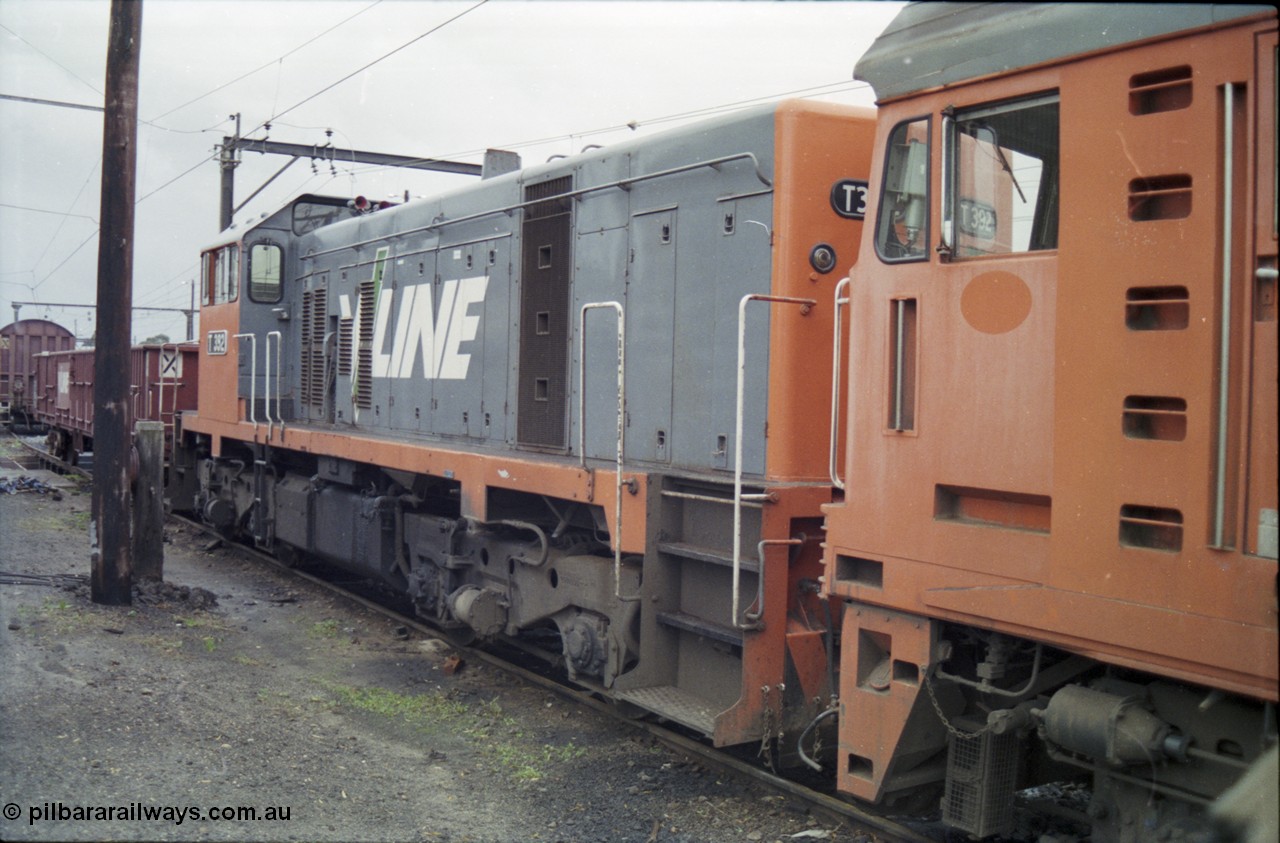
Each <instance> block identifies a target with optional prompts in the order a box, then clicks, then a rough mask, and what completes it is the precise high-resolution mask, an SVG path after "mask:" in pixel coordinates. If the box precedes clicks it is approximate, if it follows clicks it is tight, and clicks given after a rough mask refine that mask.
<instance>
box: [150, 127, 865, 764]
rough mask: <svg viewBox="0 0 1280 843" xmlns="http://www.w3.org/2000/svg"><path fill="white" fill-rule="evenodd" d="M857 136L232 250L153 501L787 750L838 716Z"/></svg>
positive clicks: (549, 177) (309, 229)
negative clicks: (835, 543) (837, 440)
mask: <svg viewBox="0 0 1280 843" xmlns="http://www.w3.org/2000/svg"><path fill="white" fill-rule="evenodd" d="M874 130H875V121H874V115H873V113H872V112H871V111H870V110H869V109H858V108H850V107H839V106H828V105H816V104H806V103H799V102H788V103H783V104H775V105H770V106H765V107H761V108H756V109H753V110H750V111H747V112H743V113H738V114H734V115H731V116H728V117H724V118H721V119H719V120H715V121H709V122H705V123H701V124H698V125H696V126H693V127H690V128H685V129H679V130H674V131H671V132H668V133H666V134H663V135H660V136H654V137H652V138H645V139H637V140H635V141H633V142H631V143H627V144H619V145H617V146H613V147H609V148H607V149H594V150H588V151H586V152H583V153H582V154H580V155H577V156H574V157H571V158H564V159H557V160H554V161H552V162H549V163H547V164H544V165H541V166H536V167H529V168H526V169H523V170H520V171H518V172H514V173H508V174H504V175H500V176H495V177H493V178H488V179H484V180H481V181H479V182H477V183H474V184H473V185H470V186H468V187H465V188H461V189H458V190H455V191H454V192H451V193H446V194H444V195H442V196H440V197H438V198H434V199H429V200H420V201H414V202H410V203H407V204H404V205H400V206H396V207H391V208H383V209H380V210H377V211H375V212H371V213H370V212H363V211H362V208H361V207H358V206H363V205H364V203H354V202H353V203H350V206H349V205H348V203H347V202H346V201H335V200H330V199H325V198H323V197H317V196H303V197H300V198H299V199H297V200H296V201H294V202H292V203H290V204H289V205H288V206H287V207H285V208H283V209H281V210H280V211H279V212H277V213H275V214H273V215H271V216H269V217H268V218H266V219H264V220H262V221H260V222H258V223H257V224H256V225H253V226H252V227H250V228H248V229H247V230H244V231H241V232H235V231H232V232H228V239H227V242H225V243H223V244H221V245H219V246H217V247H215V248H213V249H210V250H209V251H207V252H206V253H205V255H204V260H203V267H204V269H203V273H202V278H203V281H202V289H203V307H202V310H201V327H202V332H203V343H204V344H203V347H202V349H201V363H200V380H199V394H198V404H199V410H198V412H197V413H188V414H186V415H185V416H184V417H183V419H182V425H181V436H180V438H179V441H180V445H181V446H180V448H179V453H178V454H176V455H175V458H174V465H173V466H172V468H171V477H172V478H173V480H174V482H175V483H176V485H177V486H178V487H179V489H178V490H175V496H176V497H175V502H174V505H175V506H177V507H179V508H182V507H184V506H187V507H190V508H192V509H194V510H197V511H199V512H200V513H201V514H202V515H203V517H204V518H205V519H206V520H207V521H209V522H210V523H212V524H214V525H216V526H217V527H218V528H220V529H222V530H224V531H225V532H227V533H228V534H230V535H240V536H243V537H246V538H251V539H252V540H253V541H254V542H256V543H257V544H258V545H259V546H261V547H264V548H268V549H271V550H273V551H275V552H277V553H280V554H282V555H285V556H293V555H306V556H312V557H318V558H321V559H323V560H325V561H327V562H329V563H331V564H333V565H337V566H342V567H346V568H349V569H352V570H355V571H358V572H361V573H364V574H368V575H370V576H374V577H377V578H380V579H381V580H383V581H384V582H386V583H388V584H389V585H391V586H393V587H394V588H397V589H399V590H402V591H404V592H405V593H406V594H407V595H408V596H409V597H410V598H411V599H412V600H413V602H414V605H415V607H416V610H417V612H418V613H419V614H420V615H421V616H423V617H424V618H428V619H430V620H432V621H434V622H436V623H438V624H439V625H441V626H442V627H445V628H446V629H451V630H454V631H455V633H456V634H458V635H460V636H463V637H480V638H492V637H495V636H505V637H507V638H519V639H521V640H522V641H523V642H524V643H525V644H526V645H527V646H529V647H531V648H533V649H536V650H540V651H542V652H545V653H546V654H547V655H548V657H549V658H550V659H551V660H553V661H557V662H561V663H563V665H564V668H565V670H566V671H567V673H568V675H569V676H570V677H572V678H574V679H576V680H578V681H580V682H582V683H585V684H588V685H593V686H595V687H598V688H599V689H600V690H601V691H602V692H605V693H607V694H608V695H609V696H611V697H612V698H614V699H616V700H618V701H619V702H620V703H625V704H627V705H630V706H634V707H635V708H636V709H638V710H643V711H648V712H652V713H655V714H658V715H660V716H662V717H664V718H667V719H669V720H672V721H675V722H677V723H680V724H683V725H685V726H687V727H689V728H691V729H693V730H696V731H697V732H698V733H700V734H703V735H705V736H707V737H708V738H710V739H711V740H713V741H714V742H715V743H716V744H717V745H733V744H741V743H744V742H748V741H755V742H761V741H762V740H766V739H767V741H768V742H776V741H777V738H778V736H779V735H788V734H789V735H791V736H792V737H794V736H797V735H798V734H799V732H800V731H801V730H802V729H803V728H804V726H805V725H807V724H808V723H809V722H810V721H811V720H812V719H813V718H814V717H815V716H816V715H817V714H818V713H820V712H821V711H822V710H823V709H824V708H826V706H827V705H828V701H829V699H830V697H831V696H832V694H833V693H834V688H833V685H832V679H831V677H832V676H833V675H834V665H833V664H832V663H830V662H829V658H831V653H830V651H829V649H828V648H827V647H826V646H824V640H825V638H826V637H827V636H828V632H829V626H828V624H827V618H828V617H829V613H827V612H825V610H824V600H823V598H822V597H821V596H820V594H819V580H820V578H821V575H822V547H821V543H822V523H821V519H822V512H821V506H822V505H823V504H827V503H831V501H832V493H833V488H832V486H831V482H830V479H829V475H830V457H829V448H828V440H829V422H828V418H829V413H828V408H829V407H830V405H831V400H832V388H831V383H832V377H831V371H832V365H833V357H832V350H831V348H832V337H833V331H834V320H833V309H832V301H833V296H834V291H835V287H836V284H837V282H838V280H839V278H840V273H839V272H838V271H837V268H838V267H841V266H847V265H848V263H850V262H851V261H852V260H853V259H854V253H855V251H856V249H857V246H858V243H859V234H860V232H861V228H862V220H861V217H862V215H863V214H864V213H865V209H864V207H863V202H864V198H865V189H866V185H867V175H868V172H867V167H868V166H869V163H870V144H871V139H872V136H873V133H874ZM779 745H780V746H791V747H794V741H793V740H792V741H782V742H780V743H779Z"/></svg>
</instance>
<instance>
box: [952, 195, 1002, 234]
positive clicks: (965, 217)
mask: <svg viewBox="0 0 1280 843" xmlns="http://www.w3.org/2000/svg"><path fill="white" fill-rule="evenodd" d="M996 224H997V217H996V209H995V208H993V207H991V206H990V205H988V204H987V203H985V202H979V201H978V200H977V199H967V198H965V197H963V196H961V197H960V231H961V233H963V234H968V235H969V236H970V237H976V238H977V239H979V240H994V239H996Z"/></svg>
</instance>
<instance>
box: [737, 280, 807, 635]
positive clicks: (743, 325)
mask: <svg viewBox="0 0 1280 843" xmlns="http://www.w3.org/2000/svg"><path fill="white" fill-rule="evenodd" d="M753 301H763V302H774V303H782V304H798V305H800V306H801V307H802V308H813V307H814V306H816V305H817V304H818V303H817V301H815V300H813V299H798V298H792V297H790V296H766V295H763V294H760V293H751V294H748V295H745V296H743V297H742V300H741V301H739V302H738V392H737V408H736V413H735V415H736V418H735V419H734V429H733V430H734V433H733V597H732V600H733V627H734V629H754V628H756V626H757V625H756V624H753V623H748V624H744V623H742V622H741V621H740V620H739V619H738V611H739V604H740V602H741V601H740V600H739V596H738V584H739V583H740V582H741V581H742V501H743V500H744V499H749V500H762V501H763V500H767V499H768V495H746V496H744V495H743V494H742V426H743V404H744V395H745V391H746V373H747V304H748V303H750V302H753ZM808 312H809V311H808V310H807V309H806V310H802V311H801V313H808ZM763 574H764V565H763V564H761V565H760V566H759V570H758V571H757V573H756V576H762V575H763Z"/></svg>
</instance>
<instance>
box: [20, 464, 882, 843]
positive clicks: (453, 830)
mask: <svg viewBox="0 0 1280 843" xmlns="http://www.w3.org/2000/svg"><path fill="white" fill-rule="evenodd" d="M15 473H17V472H5V471H4V470H3V469H0V477H4V476H10V477H12V476H13V475H14V474H15ZM26 473H27V474H31V472H26ZM59 497H61V500H55V499H54V498H55V496H54V495H50V494H39V493H36V492H23V493H19V494H12V495H9V494H0V570H3V571H4V572H6V573H10V574H12V573H27V574H45V575H50V574H76V575H82V576H83V575H87V573H88V569H89V561H88V559H89V555H88V539H87V533H88V530H87V525H88V518H89V509H90V496H89V493H88V490H87V489H84V490H78V489H75V488H69V489H67V490H65V491H64V493H63V494H62V495H60V496H59ZM168 537H169V542H168V544H166V556H165V583H164V584H163V586H161V587H152V588H149V589H147V590H144V591H142V592H140V593H139V594H137V596H136V598H135V600H134V604H133V605H132V606H130V607H117V608H111V607H103V606H98V605H95V604H93V603H92V602H91V601H90V600H89V594H88V588H87V586H83V585H81V586H79V587H75V586H72V587H62V586H49V585H33V584H30V583H24V584H12V583H11V582H6V583H5V584H3V585H0V659H2V660H3V661H2V662H0V663H2V665H3V667H2V668H0V670H2V671H3V679H2V682H0V801H3V803H4V806H5V807H4V819H0V839H4V840H318V841H327V840H343V841H347V840H424V841H450V843H463V841H474V843H488V842H489V841H584V843H586V842H588V841H590V842H592V843H593V842H594V841H635V843H660V841H661V842H663V843H669V842H671V841H684V842H685V843H720V841H724V842H725V843H729V842H730V841H732V843H741V841H789V840H800V841H804V840H830V841H839V843H852V841H859V843H862V841H870V840H874V839H875V838H874V837H871V836H869V835H865V834H860V833H858V832H856V831H854V830H851V829H849V828H846V827H840V826H837V825H835V824H834V823H833V822H831V821H829V820H825V819H819V818H815V817H812V816H810V815H808V814H807V813H805V811H804V809H803V808H799V807H797V806H795V805H793V804H791V803H790V802H789V801H787V800H785V799H783V798H780V797H776V796H769V795H766V794H763V793H762V792H760V791H758V790H756V789H754V788H753V787H751V786H749V785H746V784H744V783H743V782H740V781H738V780H736V779H733V778H730V777H727V776H724V775H718V774H716V773H715V772H712V771H709V770H706V769H704V768H702V767H700V766H699V765H697V764H696V763H694V762H692V761H690V760H689V759H687V758H685V757H683V756H681V755H679V754H676V753H674V752H672V751H669V750H667V749H666V748H664V747H662V746H661V745H659V744H657V743H655V742H654V741H653V740H652V739H651V738H649V737H648V736H647V735H643V734H642V733H639V732H637V731H635V730H632V729H629V728H627V727H626V726H623V725H619V724H616V723H614V722H612V721H609V720H607V719H605V718H603V717H601V716H599V715H597V714H596V713H594V712H591V711H587V710H584V709H581V708H578V707H575V706H573V705H571V704H569V703H566V702H564V701H562V700H560V699H559V698H556V697H553V696H549V695H548V694H547V693H546V692H545V691H540V690H537V689H535V688H532V687H530V686H527V685H525V684H523V683H521V682H519V681H517V680H515V679H512V678H511V677H508V676H506V675H504V674H503V673H501V672H500V671H498V670H496V669H493V668H490V667H488V666H486V665H482V664H470V663H468V664H464V665H463V667H462V668H461V669H460V670H458V671H456V672H453V673H450V672H449V671H448V670H447V659H448V658H449V656H450V655H451V652H450V651H449V649H448V648H447V647H446V646H445V645H442V644H440V643H439V642H436V641H432V640H421V639H419V638H418V637H417V636H416V635H415V636H413V637H411V638H408V639H406V638H404V637H402V636H403V632H400V634H397V630H396V624H395V623H394V622H392V621H389V620H388V619H386V618H383V617H381V616H378V615H376V614H373V613H370V612H368V611H366V610H364V609H362V608H360V607H357V606H354V605H352V604H350V603H348V602H347V601H343V600H340V599H336V598H333V597H330V596H328V595H327V594H325V593H324V592H322V591H320V590H319V589H316V588H314V587H312V586H310V585H309V584H307V583H305V582H301V581H297V580H292V579H288V578H286V577H284V576H283V575H280V574H278V573H276V572H274V571H272V570H269V569H267V568H265V567H263V566H261V565H259V564H257V563H254V562H251V561H245V560H243V559H240V558H238V556H237V555H236V554H235V553H234V552H233V551H232V550H229V549H227V548H217V549H210V548H209V544H210V543H209V541H208V539H207V538H206V537H204V536H203V535H197V534H192V533H188V532H187V531H185V530H184V528H182V527H180V526H175V525H172V524H171V525H170V527H169V530H168ZM224 809H233V810H232V813H233V814H234V812H235V811H236V810H239V809H253V810H254V811H256V813H257V819H256V820H250V819H246V818H244V817H243V816H241V817H238V818H235V819H226V818H215V817H214V816H211V814H213V812H214V810H217V811H218V812H224ZM108 812H110V813H111V814H113V815H114V816H113V817H112V818H108ZM147 815H150V816H153V817H154V818H150V819H148V818H146V816H147Z"/></svg>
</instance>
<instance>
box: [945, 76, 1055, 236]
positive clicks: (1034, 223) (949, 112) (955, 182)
mask: <svg viewBox="0 0 1280 843" xmlns="http://www.w3.org/2000/svg"><path fill="white" fill-rule="evenodd" d="M1061 104H1062V96H1061V92H1060V91H1059V90H1057V89H1052V90H1047V91H1037V92H1034V93H1030V94H1025V95H1021V96H1018V97H1011V98H1005V99H1001V100H994V101H990V102H982V103H975V104H972V105H968V106H964V107H963V108H958V107H955V106H948V107H947V108H946V109H944V110H943V112H942V179H941V190H940V195H939V202H938V204H939V212H940V221H941V225H940V229H941V231H940V236H939V241H938V251H939V253H940V254H942V255H944V256H945V259H946V260H949V261H971V260H984V259H992V258H1006V257H1012V256H1025V255H1033V254H1041V253H1044V252H1051V251H1054V250H1056V249H1057V233H1058V232H1057V227H1058V221H1059V210H1060V209H1059V208H1057V207H1051V206H1057V205H1059V204H1060V203H1061V178H1062V160H1061V159H1062V112H1061ZM1046 105H1054V106H1057V115H1056V118H1057V121H1056V125H1055V132H1056V135H1057V139H1056V143H1055V147H1054V151H1055V153H1056V155H1055V156H1054V159H1053V160H1050V159H1049V158H1048V157H1045V158H1041V159H1037V160H1039V161H1040V165H1041V171H1040V176H1039V178H1038V180H1037V184H1036V192H1035V196H1034V198H1033V199H1032V200H1031V201H1030V202H1028V203H1027V204H1031V205H1032V219H1031V223H1030V226H1031V232H1030V234H1029V236H1028V243H1027V245H1026V247H1025V248H1020V249H1015V248H1013V246H1014V242H1015V241H1014V240H1013V233H1012V222H1013V221H1012V218H1011V219H1010V226H1011V228H1010V249H1009V251H1006V252H989V253H974V254H961V253H960V252H959V250H960V248H961V247H962V244H961V243H960V242H959V241H960V235H961V231H960V226H959V225H958V223H957V218H958V217H957V215H958V210H959V207H958V206H959V202H960V201H961V196H960V175H961V156H960V154H959V152H960V150H959V145H960V141H959V138H960V136H961V132H960V131H959V129H958V127H959V125H960V124H962V123H967V122H972V121H974V120H978V119H981V118H983V117H992V116H998V115H1002V114H1008V113H1010V112H1014V111H1022V110H1027V109H1032V108H1038V107H1042V106H1046ZM1004 148H1005V147H1003V146H1001V149H1004ZM1012 151H1014V152H1016V150H1012ZM1019 154H1022V155H1027V156H1028V157H1034V156H1031V155H1030V154H1029V153H1019ZM1001 157H1003V154H1002V155H1001ZM1008 166H1009V169H1010V170H1011V171H1012V169H1014V165H1013V163H1009V164H1008ZM969 198H970V201H975V202H976V201H979V200H977V199H975V198H974V197H969ZM1032 203H1033V204H1032ZM1046 215H1050V216H1051V217H1052V225H1053V229H1054V237H1053V245H1040V246H1035V245H1033V244H1035V243H1036V242H1038V241H1037V238H1036V236H1035V235H1036V230H1037V229H1038V228H1039V227H1040V226H1041V225H1043V224H1044V222H1045V216H1046ZM997 229H998V223H997ZM1041 234H1043V232H1041Z"/></svg>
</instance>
